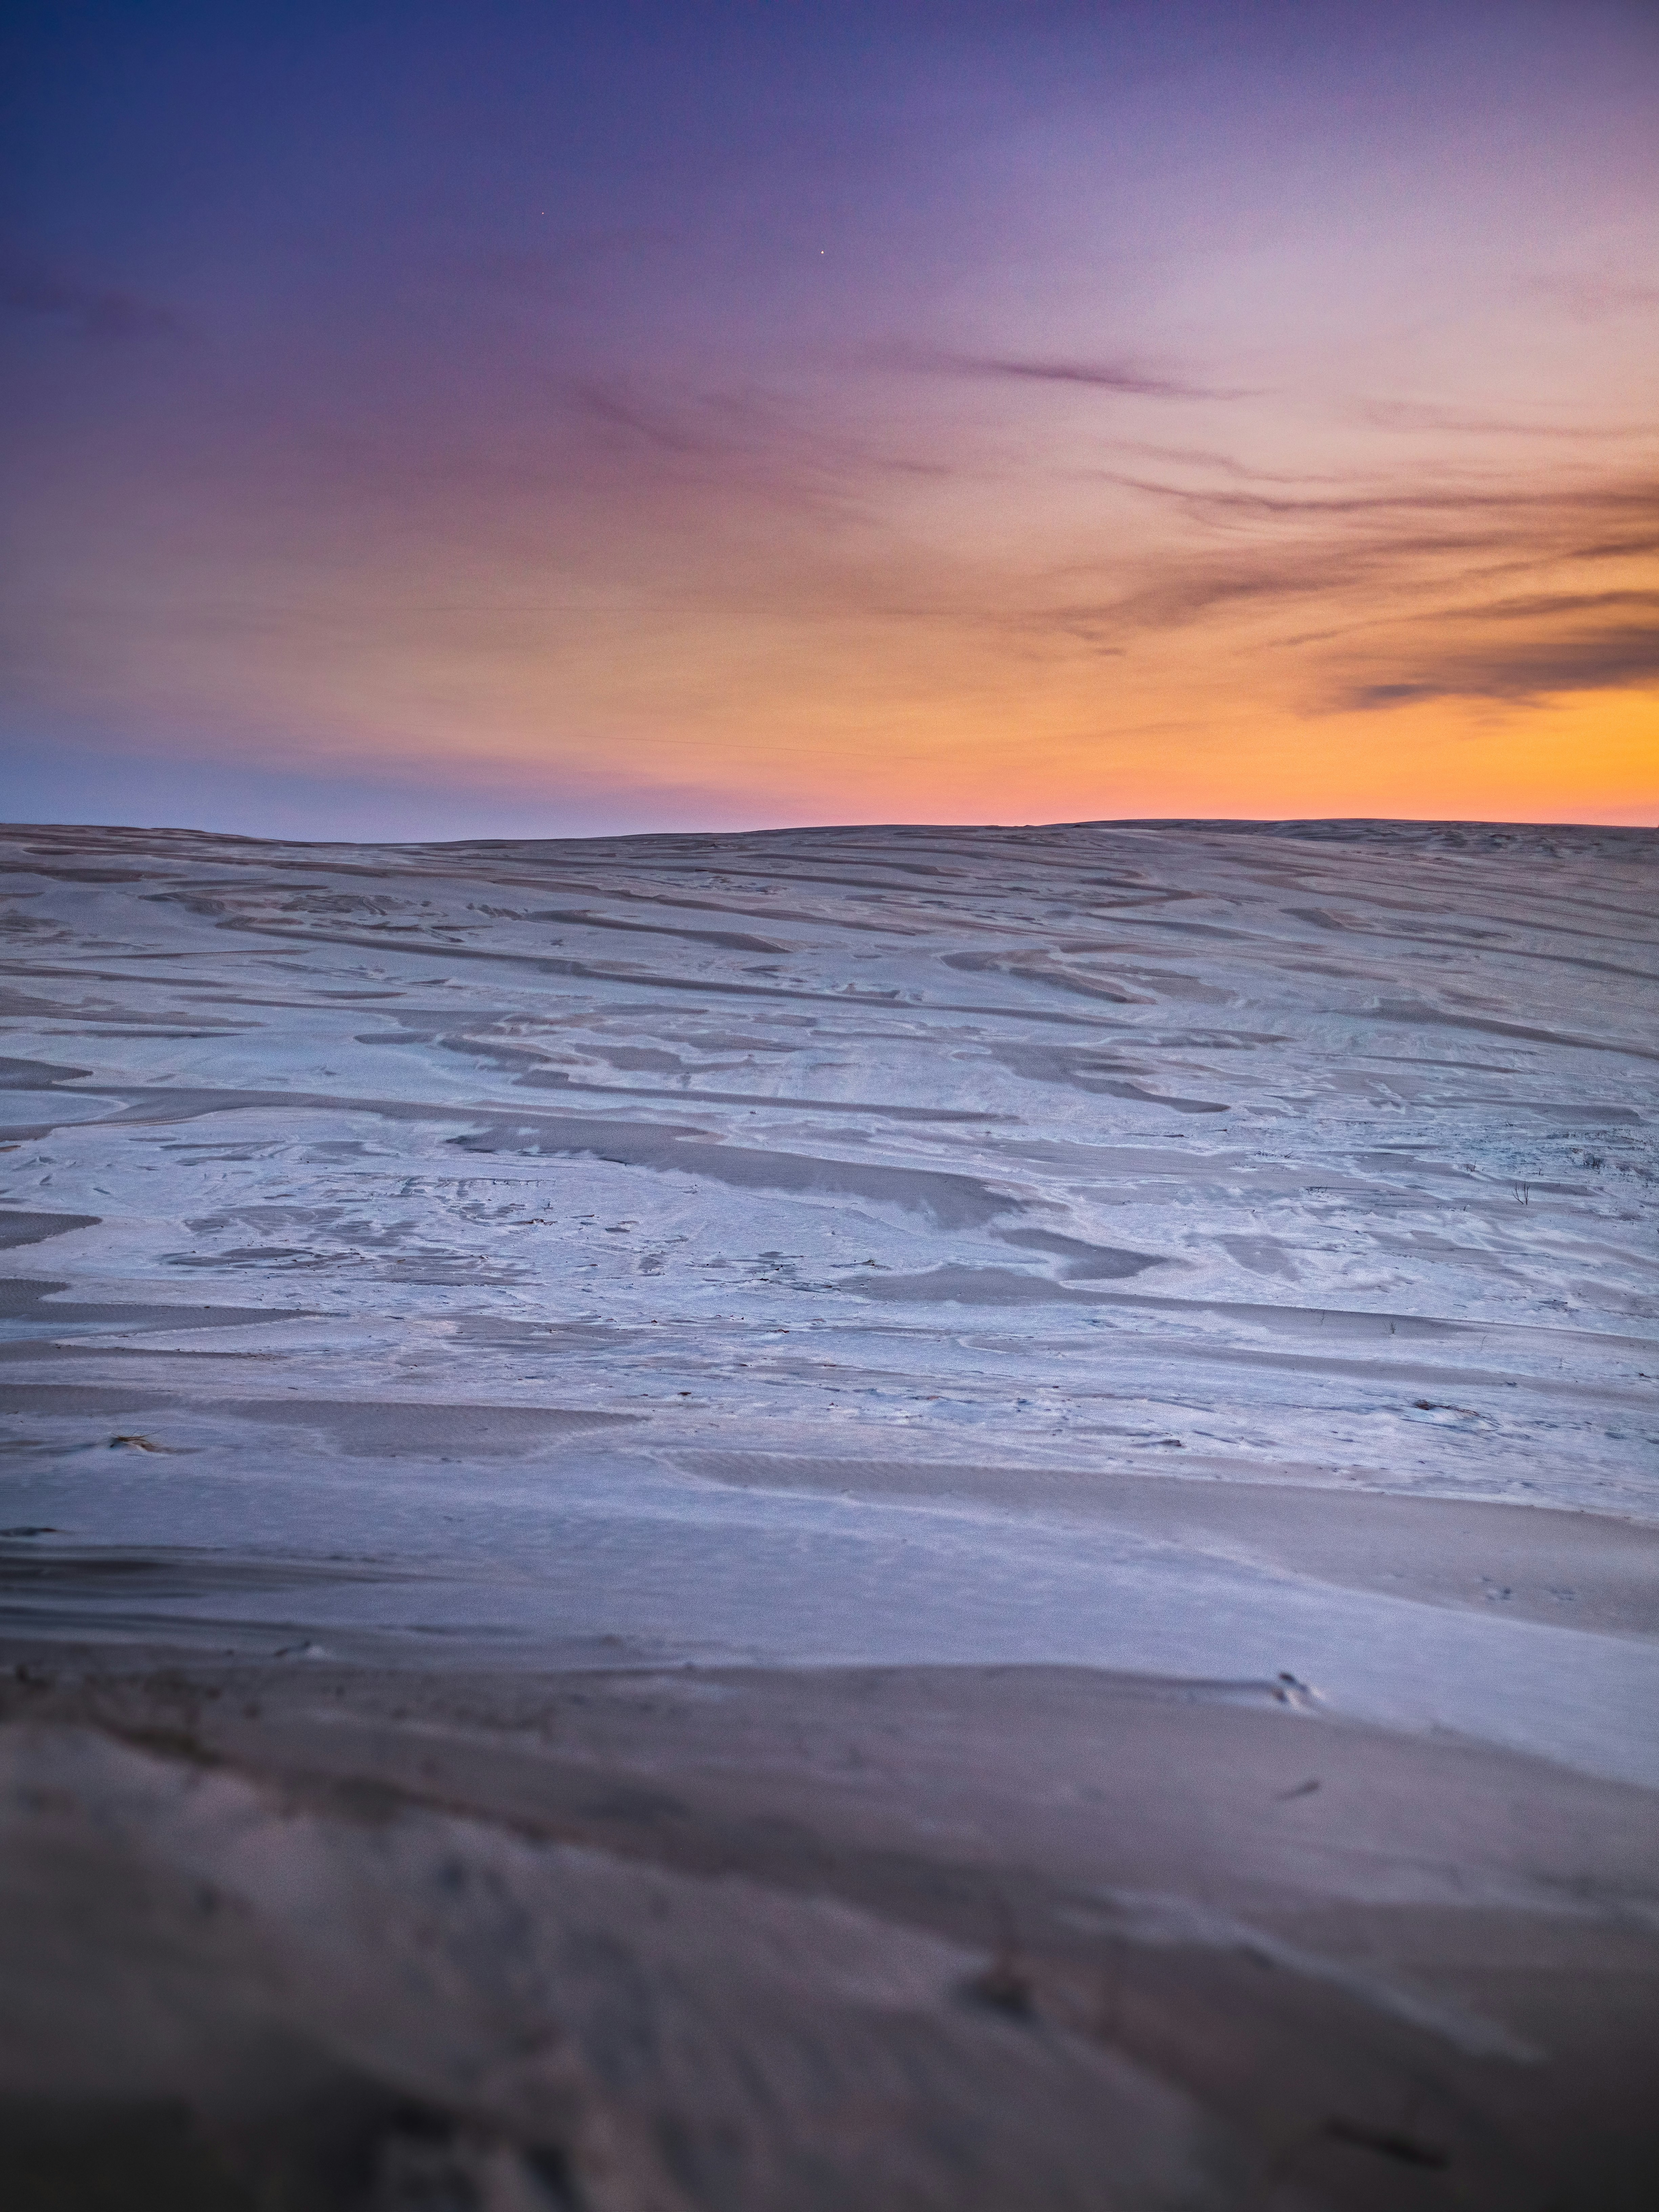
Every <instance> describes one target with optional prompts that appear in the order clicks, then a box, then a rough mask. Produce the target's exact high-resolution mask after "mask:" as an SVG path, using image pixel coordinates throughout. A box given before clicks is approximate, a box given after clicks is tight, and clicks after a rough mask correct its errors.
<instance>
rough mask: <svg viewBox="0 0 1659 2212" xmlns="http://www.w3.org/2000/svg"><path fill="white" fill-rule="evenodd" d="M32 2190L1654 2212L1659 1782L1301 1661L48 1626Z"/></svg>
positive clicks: (30, 1888)
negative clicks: (906, 1662)
mask: <svg viewBox="0 0 1659 2212" xmlns="http://www.w3.org/2000/svg"><path fill="white" fill-rule="evenodd" d="M0 1711H3V1723H0V1763H3V1820H4V1849H3V1855H0V1868H3V1875H0V1880H3V1895H0V1954H3V1959H0V1977H3V1984H4V1987H5V1989H6V1990H7V1993H8V1994H7V2002H6V2006H5V2015H4V2028H3V2043H0V2067H3V2078H4V2081H5V2084H6V2096H5V2100H4V2102H3V2106H0V2113H3V2120H0V2129H3V2137H0V2140H3V2144H4V2154H5V2160H6V2166H7V2170H8V2171H9V2174H10V2176H11V2181H10V2185H9V2193H8V2196H7V2200H6V2201H7V2203H8V2204H9V2206H12V2207H15V2208H21V2207H23V2206H28V2207H34V2206H44V2205H48V2204H52V2205H64V2206H70V2205H74V2206H77V2207H79V2206H88V2207H90V2206H95V2205H96V2206H101V2205H109V2206H112V2207H113V2206H117V2205H119V2206H128V2205H139V2204H156V2205H161V2204H167V2205H170V2206H176V2207H180V2208H183V2207H197V2206H200V2207H204V2208H206V2207H214V2208H218V2207H224V2208H227V2212H228V2208H231V2207H240V2206H248V2207H253V2206H258V2207H267V2206H268V2207H272V2208H287V2207H289V2206H305V2207H312V2206H317V2207H327V2206H336V2205H338V2206H342V2207H343V2206H348V2205H356V2204H362V2203H368V2204H371V2205H374V2206H377V2207H393V2206H395V2207H398V2208H411V2212H412V2208H416V2207H418V2208H421V2212H438V2208H446V2212H447V2208H450V2207H458V2208H459V2207H464V2206H471V2205H477V2206H483V2207H489V2208H492V2212H520V2208H532V2207H562V2206H567V2205H574V2206H582V2207H589V2208H593V2212H611V2209H612V2208H616V2212H647V2208H649V2212H659V2208H660V2212H671V2209H672V2212H680V2208H687V2207H692V2206H698V2207H701V2206H711V2207H713V2206H718V2207H731V2208H733V2212H736V2209H737V2208H748V2207H751V2206H752V2207H757V2208H758V2207H767V2208H773V2207H791V2208H793V2207H801V2208H809V2207H811V2208H816V2207H820V2206H821V2207H823V2208H826V2212H828V2208H837V2212H839V2208H843V2207H844V2208H849V2209H850V2208H865V2207H876V2206H882V2207H885V2206H895V2207H900V2206H902V2207H905V2208H911V2207H915V2208H918V2212H920V2208H922V2207H928V2208H933V2207H938V2208H940V2212H945V2208H950V2212H967V2208H974V2207H987V2208H990V2207H1026V2206H1029V2207H1032V2208H1036V2207H1044V2208H1047V2207H1060V2206H1068V2207H1069V2206H1076V2207H1107V2206H1112V2207H1115V2206H1126V2207H1137V2208H1139V2207H1151V2206H1159V2207H1162V2206H1194V2207H1198V2206H1216V2207H1223V2206H1263V2207H1265V2206H1274V2207H1285V2208H1289V2207H1292V2206H1304V2205H1305V2206H1314V2205H1328V2206H1341V2207H1354V2208H1370V2207H1378V2208H1382V2207H1395V2206H1417V2205H1424V2206H1430V2205H1441V2204H1445V2205H1457V2206H1468V2207H1480V2206H1490V2207H1492V2208H1494V2212H1497V2209H1498V2208H1502V2212H1512V2209H1513V2212H1522V2208H1532V2207H1536V2208H1538V2212H1545V2208H1552V2212H1565V2209H1566V2208H1568V2207H1584V2208H1597V2209H1598V2212H1600V2209H1601V2208H1609V2212H1610V2208H1613V2207H1624V2206H1628V2207H1630V2208H1632V2212H1636V2208H1638V2207H1645V2206H1648V2205H1650V2204H1651V2203H1653V2202H1654V2201H1655V2182H1656V2176H1659V2100H1656V2099H1655V2097H1654V2095H1653V2087H1654V2067H1655V2056H1654V2055H1655V2052H1656V2050H1659V1912H1656V1910H1655V1905H1654V1902H1653V1900H1654V1898H1655V1895H1656V1891H1659V1825H1656V1821H1655V1818H1654V1799H1653V1797H1652V1796H1651V1795H1650V1793H1648V1792H1646V1791H1644V1790H1636V1789H1632V1788H1631V1787H1628V1786H1626V1785H1623V1784H1617V1783H1612V1782H1599V1781H1596V1780H1594V1779H1592V1778H1587V1777H1585V1776H1583V1775H1582V1774H1573V1773H1570V1772H1568V1771H1565V1770H1563V1769H1561V1768H1559V1767H1556V1766H1553V1765H1547V1764H1545V1763H1543V1762H1541V1761H1537V1760H1533V1759H1527V1758H1525V1757H1523V1756H1522V1755H1520V1754H1518V1753H1511V1752H1506V1751H1504V1750H1501V1749H1498V1748H1495V1747H1490V1746H1485V1745H1480V1744H1475V1743H1471V1742H1468V1741H1459V1740H1456V1739H1455V1738H1452V1737H1449V1736H1435V1735H1425V1736H1419V1737H1415V1738H1413V1737H1410V1736H1407V1735H1401V1734H1397V1733H1392V1732H1384V1731H1382V1730H1376V1729H1369V1728H1366V1727H1364V1726H1362V1725H1358V1724H1356V1723H1352V1722H1345V1721H1342V1720H1340V1719H1337V1718H1334V1717H1332V1716H1331V1715H1329V1714H1328V1713H1327V1712H1323V1711H1320V1710H1319V1708H1318V1706H1317V1705H1316V1704H1315V1703H1313V1702H1311V1701H1310V1699H1308V1698H1307V1697H1306V1696H1305V1695H1304V1692H1302V1691H1301V1690H1300V1688H1299V1687H1298V1686H1297V1685H1295V1684H1294V1683H1286V1682H1279V1681H1261V1682H1253V1681H1248V1680H1246V1681H1231V1682H1227V1681H1218V1682H1214V1683H1208V1684H1206V1683H1198V1682H1194V1681H1191V1680H1183V1681H1171V1682H1169V1683H1159V1682H1158V1681H1156V1680H1151V1679H1148V1678H1146V1677H1139V1678H1126V1677H1114V1676H1111V1675H1109V1674H1102V1673H1099V1672H1097V1671H1094V1670H1090V1669H1082V1668H1078V1669H1069V1668H1043V1667H1018V1668H893V1669H824V1670H809V1671H791V1670H784V1669H772V1670H761V1669H754V1670H733V1669H717V1670H702V1669H697V1668H676V1669H672V1670H665V1671H663V1672H659V1673H649V1672H639V1671H620V1672H616V1673H611V1674H603V1673H593V1672H585V1673H580V1674H542V1673H536V1674H529V1673H523V1672H520V1673H513V1674H507V1673H499V1672H498V1673H494V1674H491V1673H485V1672H482V1671H479V1672H472V1673H452V1674H448V1675H447V1676H446V1677H435V1676H434V1675H432V1674H415V1673H412V1672H410V1671H408V1670H401V1669H397V1668H377V1667H375V1666H373V1665H369V1664H358V1665H349V1664H340V1663H337V1662H327V1661H322V1660H316V1659H307V1657H306V1656H303V1655H302V1654H296V1655H295V1656H292V1657H290V1658H288V1659H285V1660H283V1661H279V1662H267V1663H264V1664H247V1663H238V1662H226V1661H220V1662H215V1661H214V1660H213V1659H212V1658H211V1657H210V1656H205V1655H204V1653H203V1652H202V1651H200V1650H195V1651H193V1652H181V1653H177V1654H173V1655H169V1654H167V1653H166V1652H162V1651H159V1650H142V1649H139V1648H136V1647H121V1646H118V1645H112V1644H105V1645H101V1646H94V1645H87V1644H82V1645H80V1646H71V1645H67V1644H64V1643H61V1642H53V1643H43V1644H40V1645H39V1646H38V1647H37V1648H36V1649H35V1650H33V1653H32V1654H30V1653H25V1654H24V1655H23V1656H20V1657H19V1658H18V1660H17V1662H16V1664H15V1671H14V1672H13V1673H12V1674H10V1675H9V1678H8V1680H7V1681H6V1683H5V1687H4V1694H3V1700H0Z"/></svg>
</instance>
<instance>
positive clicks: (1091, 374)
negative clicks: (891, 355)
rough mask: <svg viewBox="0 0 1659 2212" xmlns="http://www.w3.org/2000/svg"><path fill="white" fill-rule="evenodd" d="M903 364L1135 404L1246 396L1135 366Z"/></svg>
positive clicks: (933, 359) (934, 356)
mask: <svg viewBox="0 0 1659 2212" xmlns="http://www.w3.org/2000/svg"><path fill="white" fill-rule="evenodd" d="M906 365H908V366H909V367H911V368H919V369H927V370H932V371H933V373H934V374H941V375H947V376H979V377H986V378H990V379H1000V380H1004V381H1006V382H1014V383H1026V384H1069V385H1081V386H1085V388H1087V389H1089V390H1092V391H1096V392H1118V393H1121V394H1123V395H1126V396H1127V397H1129V398H1138V399H1243V398H1250V397H1251V396H1252V395H1251V394H1250V393H1249V392H1243V391H1240V390H1236V389H1232V388H1231V387H1229V388H1225V389H1224V388H1222V387H1220V386H1214V385H1207V384H1193V383H1190V382H1189V381H1188V380H1187V379H1186V378H1184V377H1179V376H1172V375H1170V374H1166V373H1164V372H1163V371H1161V370H1158V369H1154V368H1148V367H1146V365H1145V364H1144V363H1142V362H1135V361H1065V360H1044V359H1036V358H1027V357H1025V356H1020V355H1009V354H964V353H927V354H922V353H915V354H912V355H909V356H908V357H907V361H906Z"/></svg>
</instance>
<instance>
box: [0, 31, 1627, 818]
mask: <svg viewBox="0 0 1659 2212" xmlns="http://www.w3.org/2000/svg"><path fill="white" fill-rule="evenodd" d="M8 25H9V27H8V30H7V33H6V42H7V43H6V48H5V52H3V54H0V78H3V82H4V85H5V87H6V89H5V91H4V94H3V102H4V112H3V113H0V135H3V139H4V143H5V145H6V148H7V149H8V150H7V151H6V153H5V155H4V156H3V160H4V177H3V193H4V204H3V209H0V333H3V337H0V346H3V385H0V421H3V426H4V427H3V429H0V441H3V447H4V455H3V460H4V484H3V521H0V531H3V540H0V562H3V610H4V611H3V637H0V645H3V658H4V667H3V678H0V776H3V783H4V787H5V789H4V792H3V793H0V814H3V815H9V816H10V817H12V818H16V819H26V820H58V821H68V820H103V821H130V822H135V823H163V822H165V823H179V824H183V825H185V826H193V827H201V828H211V829H230V830H239V831H245V832H250V833H253V834H270V835H282V836H313V837H319V838H356V837H392V838H406V837H407V838H412V837H446V836H455V837H465V836H515V835H537V836H556V835H586V834H612V833H616V832H618V831H624V830H647V829H717V828H724V829H739V828H746V827H758V826H764V825H767V824H773V823H831V822H882V821H925V822H971V821H988V822H1038V821H1052V820H1068V821H1070V820H1088V819H1102V818H1111V817H1172V816H1173V817H1188V816H1221V817H1267V818H1281V817H1292V816H1328V815H1401V816H1409V817H1419V818H1440V817H1459V818H1468V817H1475V818H1484V819H1514V820H1546V821H1549V820H1553V821H1569V820H1571V821H1595V822H1630V823H1659V619H1656V617H1659V407H1656V398H1659V391H1656V386H1659V9H1656V8H1654V7H1652V6H1651V5H1649V4H1636V3H1635V0H1574V4H1572V5H1571V6H1529V5H1525V4H1518V0H1517V4H1510V5H1501V6H1486V5H1483V4H1482V0H1460V4H1459V5H1457V6H1455V7H1449V6H1447V5H1445V4H1444V0H1431V4H1421V0H1394V3H1393V4H1390V5H1389V6H1387V7H1380V6H1377V5H1375V4H1370V3H1369V0H1367V4H1354V5H1344V4H1329V5H1326V4H1321V0H1294V4H1292V3H1291V0H1283V3H1282V4H1274V3H1273V0H1225V4H1223V0H1207V4H1195V3H1194V0H1140V3H1139V4H1125V5H1110V4H1097V5H1093V6H1081V5H1079V6H1071V5H1065V4H1054V5H1047V4H1041V0H1033V4H1026V5H1022V4H1018V0H1008V4H1004V5H988V4H987V5H981V4H975V0H959V4H956V5H944V4H939V5H921V4H917V5H910V4H906V0H882V4H880V5H866V4H865V0H837V4H836V6H834V7H823V6H811V5H807V4H805V0H803V4H793V5H792V4H783V3H782V0H777V4H763V0H751V4H746V5H745V4H727V0H702V4H698V5H696V6H692V5H667V4H660V3H659V4H645V3H644V0H641V3H640V4H632V0H616V4H611V5H607V4H603V0H590V4H587V5H582V6H559V5H550V4H539V5H535V4H527V0H465V4H464V5H463V4H455V5H449V4H435V5H425V4H422V0H400V4H398V6H396V7H393V6H390V5H376V4H362V5H353V4H350V0H332V4H330V5H328V6H319V7H315V8H313V7H309V6H304V5H295V6H288V7H273V6H259V5H247V6H243V5H238V4H236V0H216V4H214V5H212V6H185V5H168V4H167V0H144V4H142V5H128V6H114V5H107V4H98V0H91V3H90V4H85V5H69V4H62V5H58V6H52V7H38V6H31V5H28V4H27V0H24V4H18V0H14V5H13V7H12V9H10V10H9V11H8Z"/></svg>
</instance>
